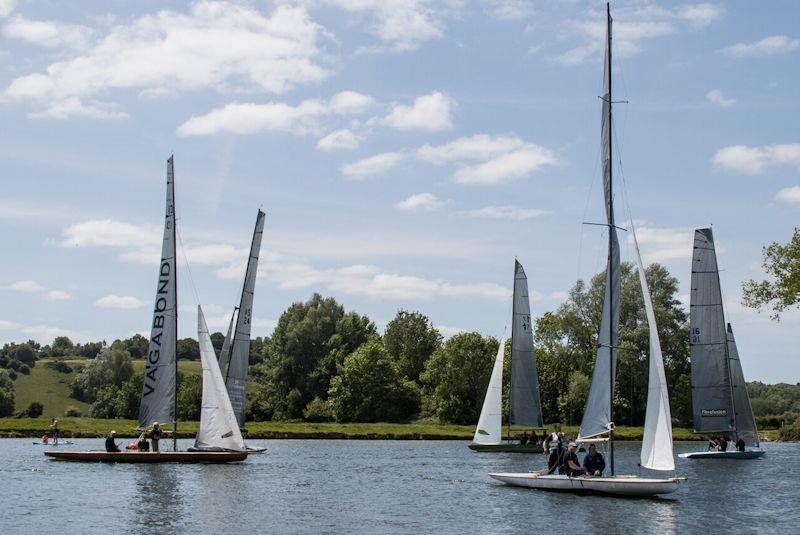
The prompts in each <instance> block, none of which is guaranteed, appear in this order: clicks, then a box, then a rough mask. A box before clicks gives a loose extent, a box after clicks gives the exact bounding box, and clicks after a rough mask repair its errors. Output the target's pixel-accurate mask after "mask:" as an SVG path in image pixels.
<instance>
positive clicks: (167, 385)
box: [139, 156, 178, 427]
mask: <svg viewBox="0 0 800 535" xmlns="http://www.w3.org/2000/svg"><path fill="white" fill-rule="evenodd" d="M174 178H175V173H174V170H173V161H172V156H170V158H169V160H167V208H166V216H165V219H164V239H163V242H162V244H161V263H160V264H159V268H158V284H157V285H156V299H155V305H154V306H153V323H152V325H151V330H150V345H149V347H148V349H147V361H146V364H147V368H146V369H145V372H144V379H143V381H142V399H141V404H140V405H139V427H147V426H149V425H152V424H153V422H161V423H164V422H174V421H175V398H176V392H175V380H176V377H175V373H176V369H175V368H176V366H175V362H176V359H177V340H178V332H177V331H178V290H177V273H176V265H175V180H174Z"/></svg>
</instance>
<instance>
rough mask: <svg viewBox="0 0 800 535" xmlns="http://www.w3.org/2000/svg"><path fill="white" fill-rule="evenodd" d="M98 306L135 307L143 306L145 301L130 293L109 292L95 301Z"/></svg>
mask: <svg viewBox="0 0 800 535" xmlns="http://www.w3.org/2000/svg"><path fill="white" fill-rule="evenodd" d="M94 306H96V307H98V308H119V309H134V308H142V307H143V306H144V301H142V300H141V299H137V298H136V297H133V296H130V295H116V294H109V295H106V296H105V297H101V298H100V299H98V300H97V301H95V302H94Z"/></svg>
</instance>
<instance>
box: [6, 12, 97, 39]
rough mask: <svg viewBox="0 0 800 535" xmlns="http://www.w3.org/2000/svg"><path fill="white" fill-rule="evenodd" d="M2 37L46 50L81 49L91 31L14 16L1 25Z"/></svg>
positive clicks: (80, 26)
mask: <svg viewBox="0 0 800 535" xmlns="http://www.w3.org/2000/svg"><path fill="white" fill-rule="evenodd" d="M0 10H2V8H0ZM3 36H4V37H7V38H8V39H17V40H20V41H25V42H26V43H30V44H33V45H38V46H43V47H47V48H62V49H63V48H75V49H82V48H85V47H86V45H87V44H88V42H89V39H90V38H91V36H92V29H91V28H88V27H86V26H82V25H80V24H65V23H63V22H58V21H50V20H29V19H26V18H25V17H22V16H16V17H13V18H11V19H10V20H9V21H8V22H6V23H5V24H4V25H3Z"/></svg>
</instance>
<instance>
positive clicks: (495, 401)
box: [469, 260, 544, 453]
mask: <svg viewBox="0 0 800 535" xmlns="http://www.w3.org/2000/svg"><path fill="white" fill-rule="evenodd" d="M512 308H513V323H512V324H511V390H510V392H509V402H510V407H509V415H508V434H507V438H508V440H507V442H506V443H503V437H502V427H503V426H502V418H503V415H502V412H503V411H502V409H503V354H504V353H505V348H506V344H505V339H502V340H500V347H499V348H498V350H497V356H496V357H495V359H494V367H493V368H492V375H491V378H490V379H489V386H488V387H487V389H486V397H484V399H483V407H482V409H481V415H480V418H479V419H478V426H477V427H476V428H475V436H474V438H473V439H472V443H471V444H470V445H469V447H470V449H471V450H474V451H494V452H511V453H541V452H542V446H541V444H539V443H536V444H512V442H511V426H512V425H521V426H525V427H530V428H536V429H541V428H543V427H544V423H543V421H542V403H541V400H540V399H539V376H538V373H537V371H536V356H535V355H534V353H533V330H532V325H531V306H530V300H529V298H528V277H527V276H526V275H525V270H524V269H523V268H522V264H520V263H519V261H517V260H515V261H514V297H513V305H512Z"/></svg>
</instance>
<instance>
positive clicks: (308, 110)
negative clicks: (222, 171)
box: [177, 91, 373, 136]
mask: <svg viewBox="0 0 800 535" xmlns="http://www.w3.org/2000/svg"><path fill="white" fill-rule="evenodd" d="M372 102H373V99H372V97H370V96H368V95H362V94H361V93H357V92H355V91H344V92H342V93H338V94H336V95H334V96H333V97H332V98H331V99H330V100H328V101H324V100H320V99H308V100H304V101H302V102H301V103H300V104H298V105H297V106H292V105H289V104H285V103H282V102H270V103H267V104H254V103H244V104H240V103H233V104H227V105H225V106H223V107H221V108H216V109H214V110H211V111H210V112H208V113H207V114H205V115H200V116H197V117H192V118H191V119H189V120H188V121H186V122H185V123H183V124H182V125H180V126H179V127H178V130H177V132H178V135H181V136H202V135H212V134H218V133H220V132H228V133H232V134H255V133H258V132H290V133H293V134H296V135H304V134H308V133H314V132H318V131H319V130H320V129H321V128H322V125H321V121H322V119H323V118H325V117H327V116H330V115H333V114H339V115H348V114H354V113H360V112H362V111H364V110H365V109H366V108H367V107H368V106H369V105H370V104H371V103H372Z"/></svg>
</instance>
